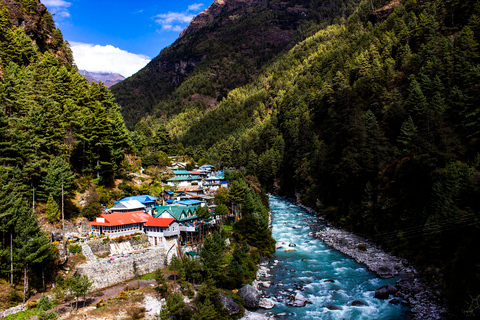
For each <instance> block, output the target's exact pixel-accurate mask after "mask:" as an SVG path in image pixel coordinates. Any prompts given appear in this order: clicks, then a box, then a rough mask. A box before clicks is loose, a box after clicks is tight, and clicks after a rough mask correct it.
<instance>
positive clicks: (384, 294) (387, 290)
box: [375, 284, 397, 299]
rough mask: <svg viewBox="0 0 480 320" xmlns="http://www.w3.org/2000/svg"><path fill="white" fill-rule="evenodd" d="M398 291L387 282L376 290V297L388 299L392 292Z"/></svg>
mask: <svg viewBox="0 0 480 320" xmlns="http://www.w3.org/2000/svg"><path fill="white" fill-rule="evenodd" d="M396 292H397V288H395V287H394V286H392V285H389V284H386V285H384V286H382V287H380V288H377V289H376V290H375V298H377V299H388V297H389V296H390V294H395V293H396Z"/></svg>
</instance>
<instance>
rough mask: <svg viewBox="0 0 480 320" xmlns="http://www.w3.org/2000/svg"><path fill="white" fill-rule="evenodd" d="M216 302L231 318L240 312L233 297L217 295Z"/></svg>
mask: <svg viewBox="0 0 480 320" xmlns="http://www.w3.org/2000/svg"><path fill="white" fill-rule="evenodd" d="M215 302H217V303H218V304H220V305H221V306H222V308H223V309H225V310H226V311H227V313H228V315H229V316H231V315H234V314H237V313H238V312H239V311H240V306H239V305H238V303H236V302H235V301H233V299H232V297H229V296H226V295H224V294H223V293H219V294H217V296H216V297H215Z"/></svg>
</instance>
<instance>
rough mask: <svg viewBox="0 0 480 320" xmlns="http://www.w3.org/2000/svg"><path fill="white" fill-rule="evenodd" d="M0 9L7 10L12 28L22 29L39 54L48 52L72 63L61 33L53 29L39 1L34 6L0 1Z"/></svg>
mask: <svg viewBox="0 0 480 320" xmlns="http://www.w3.org/2000/svg"><path fill="white" fill-rule="evenodd" d="M0 7H4V8H6V9H7V10H8V15H9V17H10V21H11V22H12V26H14V27H20V28H22V29H23V30H24V31H25V33H26V34H27V36H29V37H30V39H32V41H33V42H34V43H35V44H36V45H37V46H38V49H39V50H40V52H45V51H49V52H50V53H52V54H53V55H55V56H56V57H58V58H60V59H61V60H62V61H63V62H69V63H71V62H72V57H71V54H70V53H68V52H67V51H66V46H65V45H64V42H63V37H62V34H61V32H60V31H58V30H57V29H56V28H55V23H54V22H53V18H52V15H51V14H50V12H48V10H47V7H45V5H43V4H42V3H40V1H37V3H36V4H35V3H34V2H32V1H28V2H27V1H24V2H22V1H14V0H0Z"/></svg>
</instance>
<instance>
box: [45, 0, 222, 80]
mask: <svg viewBox="0 0 480 320" xmlns="http://www.w3.org/2000/svg"><path fill="white" fill-rule="evenodd" d="M40 1H41V2H42V3H43V4H45V5H46V6H47V8H48V10H49V11H50V12H51V13H52V14H53V18H54V20H55V23H56V25H57V27H58V28H59V29H60V30H61V31H62V34H63V37H64V39H65V40H67V41H68V42H70V45H71V48H72V50H73V55H74V59H75V63H76V64H77V66H78V68H79V69H85V70H87V71H94V72H117V73H120V74H122V75H123V76H125V77H128V76H130V75H132V74H133V73H135V72H137V71H138V70H140V69H141V68H143V67H144V66H145V65H146V64H147V63H148V62H149V61H150V60H151V59H153V58H154V57H155V56H157V55H158V54H159V53H160V51H161V50H162V49H163V48H165V47H166V46H168V45H170V44H172V43H173V42H174V41H175V40H176V39H177V38H178V36H179V34H180V32H181V31H182V30H183V29H184V28H185V27H186V26H187V25H188V24H189V22H190V20H191V19H192V18H193V17H194V16H195V15H197V14H198V13H200V12H201V11H203V10H204V9H205V8H206V7H207V6H209V5H210V4H211V3H212V2H213V1H212V0H201V1H199V0H197V1H195V0H157V1H153V0H150V1H148V0H134V1H127V0H96V1H93V0H40Z"/></svg>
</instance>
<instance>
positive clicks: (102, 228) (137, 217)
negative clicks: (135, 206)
mask: <svg viewBox="0 0 480 320" xmlns="http://www.w3.org/2000/svg"><path fill="white" fill-rule="evenodd" d="M150 217H151V216H150V215H148V214H147V213H145V212H144V211H133V212H132V211H131V212H114V213H111V214H102V215H100V216H99V217H97V218H96V219H95V221H92V222H89V223H88V224H89V225H90V226H91V228H92V232H93V233H94V234H97V235H108V236H110V237H113V238H115V237H119V236H126V235H130V234H134V233H137V232H143V228H144V224H145V222H147V221H148V219H149V218H150Z"/></svg>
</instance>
